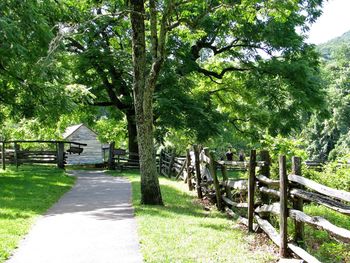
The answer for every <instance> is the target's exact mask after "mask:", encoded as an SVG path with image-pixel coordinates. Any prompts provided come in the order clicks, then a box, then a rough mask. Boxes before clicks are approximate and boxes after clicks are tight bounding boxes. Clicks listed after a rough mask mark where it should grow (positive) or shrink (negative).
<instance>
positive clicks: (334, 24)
mask: <svg viewBox="0 0 350 263" xmlns="http://www.w3.org/2000/svg"><path fill="white" fill-rule="evenodd" d="M322 10H323V14H322V15H321V16H320V17H319V18H318V20H317V21H316V23H314V24H313V25H312V26H311V29H310V32H309V39H308V42H309V43H313V44H320V43H324V42H327V41H328V40H330V39H332V38H335V37H338V36H341V35H342V34H343V33H345V32H347V31H350V0H328V1H327V2H325V4H324V6H323V9H322Z"/></svg>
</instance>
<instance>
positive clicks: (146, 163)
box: [130, 0, 163, 205]
mask: <svg viewBox="0 0 350 263" xmlns="http://www.w3.org/2000/svg"><path fill="white" fill-rule="evenodd" d="M130 7H131V13H130V17H131V24H132V31H133V35H132V48H133V69H134V83H133V85H134V87H133V91H134V106H135V114H136V127H137V138H138V146H139V154H140V172H141V203H142V204H152V205H162V204H163V201H162V196H161V192H160V187H159V181H158V173H157V167H156V158H155V152H154V143H153V108H152V99H153V91H154V90H153V89H152V88H153V87H152V86H151V85H148V82H147V83H146V73H145V71H146V43H145V23H144V15H145V10H144V1H142V0H130Z"/></svg>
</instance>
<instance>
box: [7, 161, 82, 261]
mask: <svg viewBox="0 0 350 263" xmlns="http://www.w3.org/2000/svg"><path fill="white" fill-rule="evenodd" d="M74 181H75V178H73V177H68V176H66V175H65V173H64V171H62V170H59V169H57V168H55V167H50V166H20V167H19V169H18V171H16V169H12V168H7V170H6V171H3V170H0V262H4V260H5V259H7V258H8V257H9V256H10V255H11V252H12V250H13V249H14V248H16V246H17V244H18V242H19V241H20V240H21V239H22V237H23V236H24V235H25V234H26V233H27V232H28V230H29V228H30V226H31V225H32V223H33V222H34V219H35V218H36V217H37V216H38V215H41V214H43V213H44V212H45V211H46V210H47V209H48V208H49V207H51V206H52V204H54V203H55V202H56V201H57V200H58V199H59V198H60V197H61V196H62V194H63V193H65V192H66V191H67V190H69V189H70V188H71V186H72V185H73V184H74Z"/></svg>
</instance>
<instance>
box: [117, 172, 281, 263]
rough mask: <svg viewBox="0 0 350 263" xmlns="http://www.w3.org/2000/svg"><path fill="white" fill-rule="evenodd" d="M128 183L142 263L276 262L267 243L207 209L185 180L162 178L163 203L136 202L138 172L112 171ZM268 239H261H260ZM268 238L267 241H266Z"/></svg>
mask: <svg viewBox="0 0 350 263" xmlns="http://www.w3.org/2000/svg"><path fill="white" fill-rule="evenodd" d="M112 174H113V175H115V176H126V177H128V178H129V180H130V181H131V182H132V189H133V197H132V198H133V204H134V207H135V214H136V219H137V222H138V233H139V236H140V242H141V249H142V253H143V256H144V259H145V261H146V262H235V263H239V262H244V263H248V262H259V263H262V262H276V256H275V254H274V253H271V246H269V245H263V247H259V245H257V244H256V243H258V242H257V235H255V234H250V235H248V234H247V231H246V230H244V229H242V228H241V227H239V226H238V225H237V224H236V223H235V222H234V221H232V220H229V219H227V217H226V216H225V214H222V213H219V212H218V211H217V210H216V209H212V210H211V211H205V210H204V209H203V207H202V205H200V204H198V201H197V199H196V197H195V191H193V192H191V193H190V192H188V190H187V189H186V187H187V186H186V185H185V184H184V183H183V182H178V181H173V180H169V179H166V178H160V184H161V189H162V195H163V200H164V203H165V206H145V205H140V175H139V174H138V173H137V172H124V173H118V172H113V173H112ZM265 241H266V240H265V239H264V240H263V241H260V242H261V243H264V242H265ZM267 243H270V241H267Z"/></svg>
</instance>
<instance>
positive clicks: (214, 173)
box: [159, 145, 350, 263]
mask: <svg viewBox="0 0 350 263" xmlns="http://www.w3.org/2000/svg"><path fill="white" fill-rule="evenodd" d="M162 156H163V157H162ZM257 157H259V160H257ZM291 161H292V169H291V172H290V173H287V168H286V167H287V165H286V157H285V156H280V157H279V175H278V177H279V179H278V180H274V179H271V176H270V175H271V174H270V173H271V171H270V165H271V160H270V155H269V152H268V151H261V152H260V154H259V155H258V156H257V154H256V151H255V150H252V151H251V152H250V157H249V161H247V162H238V161H221V160H218V161H217V160H216V159H215V154H214V152H210V151H209V149H208V148H204V149H203V150H201V151H200V149H199V148H198V147H197V146H196V145H194V146H193V150H192V151H189V150H188V151H187V155H186V156H183V157H176V156H175V155H174V154H172V153H171V154H169V153H162V154H161V158H160V166H159V169H160V173H161V174H163V175H166V176H176V178H182V179H183V180H184V181H185V182H186V183H187V184H188V187H189V190H194V189H196V191H197V194H198V198H203V197H205V196H206V197H207V198H209V199H211V200H213V201H214V202H215V203H216V205H217V207H218V209H219V210H221V211H226V213H227V214H228V215H229V216H231V217H234V218H237V220H238V221H239V222H240V223H242V224H245V225H246V226H247V227H248V231H249V232H254V231H257V230H258V229H261V230H263V231H264V232H265V233H266V234H267V235H268V236H269V237H270V238H271V240H272V241H273V242H274V243H275V244H276V245H277V246H278V247H279V252H280V256H281V257H283V258H287V257H288V256H289V255H290V252H292V253H294V254H295V255H297V256H298V257H300V258H301V259H302V260H301V261H300V262H304V261H306V262H312V263H314V262H319V261H318V260H317V259H316V258H315V257H313V256H312V255H310V254H309V253H308V252H307V251H305V250H304V249H303V248H302V246H299V244H302V243H303V240H304V225H305V224H308V225H309V226H312V227H315V228H317V229H321V230H324V231H326V232H328V234H329V236H330V237H331V238H333V239H335V240H336V241H338V242H344V243H350V231H349V230H348V229H344V228H341V227H338V226H336V225H335V224H333V223H331V222H329V221H328V220H326V219H325V218H322V217H320V216H310V215H307V214H306V213H304V211H303V205H304V203H305V202H307V203H310V202H311V203H315V204H318V205H322V206H325V207H328V208H330V209H332V210H334V211H336V212H339V213H341V214H345V215H348V216H349V215H350V205H349V204H350V193H349V192H346V191H342V190H337V189H333V188H330V187H327V186H325V185H322V184H319V183H317V182H315V181H312V180H310V179H307V178H305V177H303V176H302V172H301V165H302V162H301V159H300V158H299V157H293V158H292V160H291ZM232 166H234V167H237V166H240V167H245V168H246V169H247V173H248V179H230V178H229V176H228V171H227V170H228V168H229V167H232ZM220 173H221V179H220V178H219V176H218V174H220ZM270 215H275V216H278V224H279V231H277V230H276V228H275V227H274V226H273V223H271V222H272V220H271V218H272V217H270ZM288 218H290V219H292V220H293V222H294V224H293V230H294V231H293V232H294V234H293V237H289V236H288V224H287V219H288Z"/></svg>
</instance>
